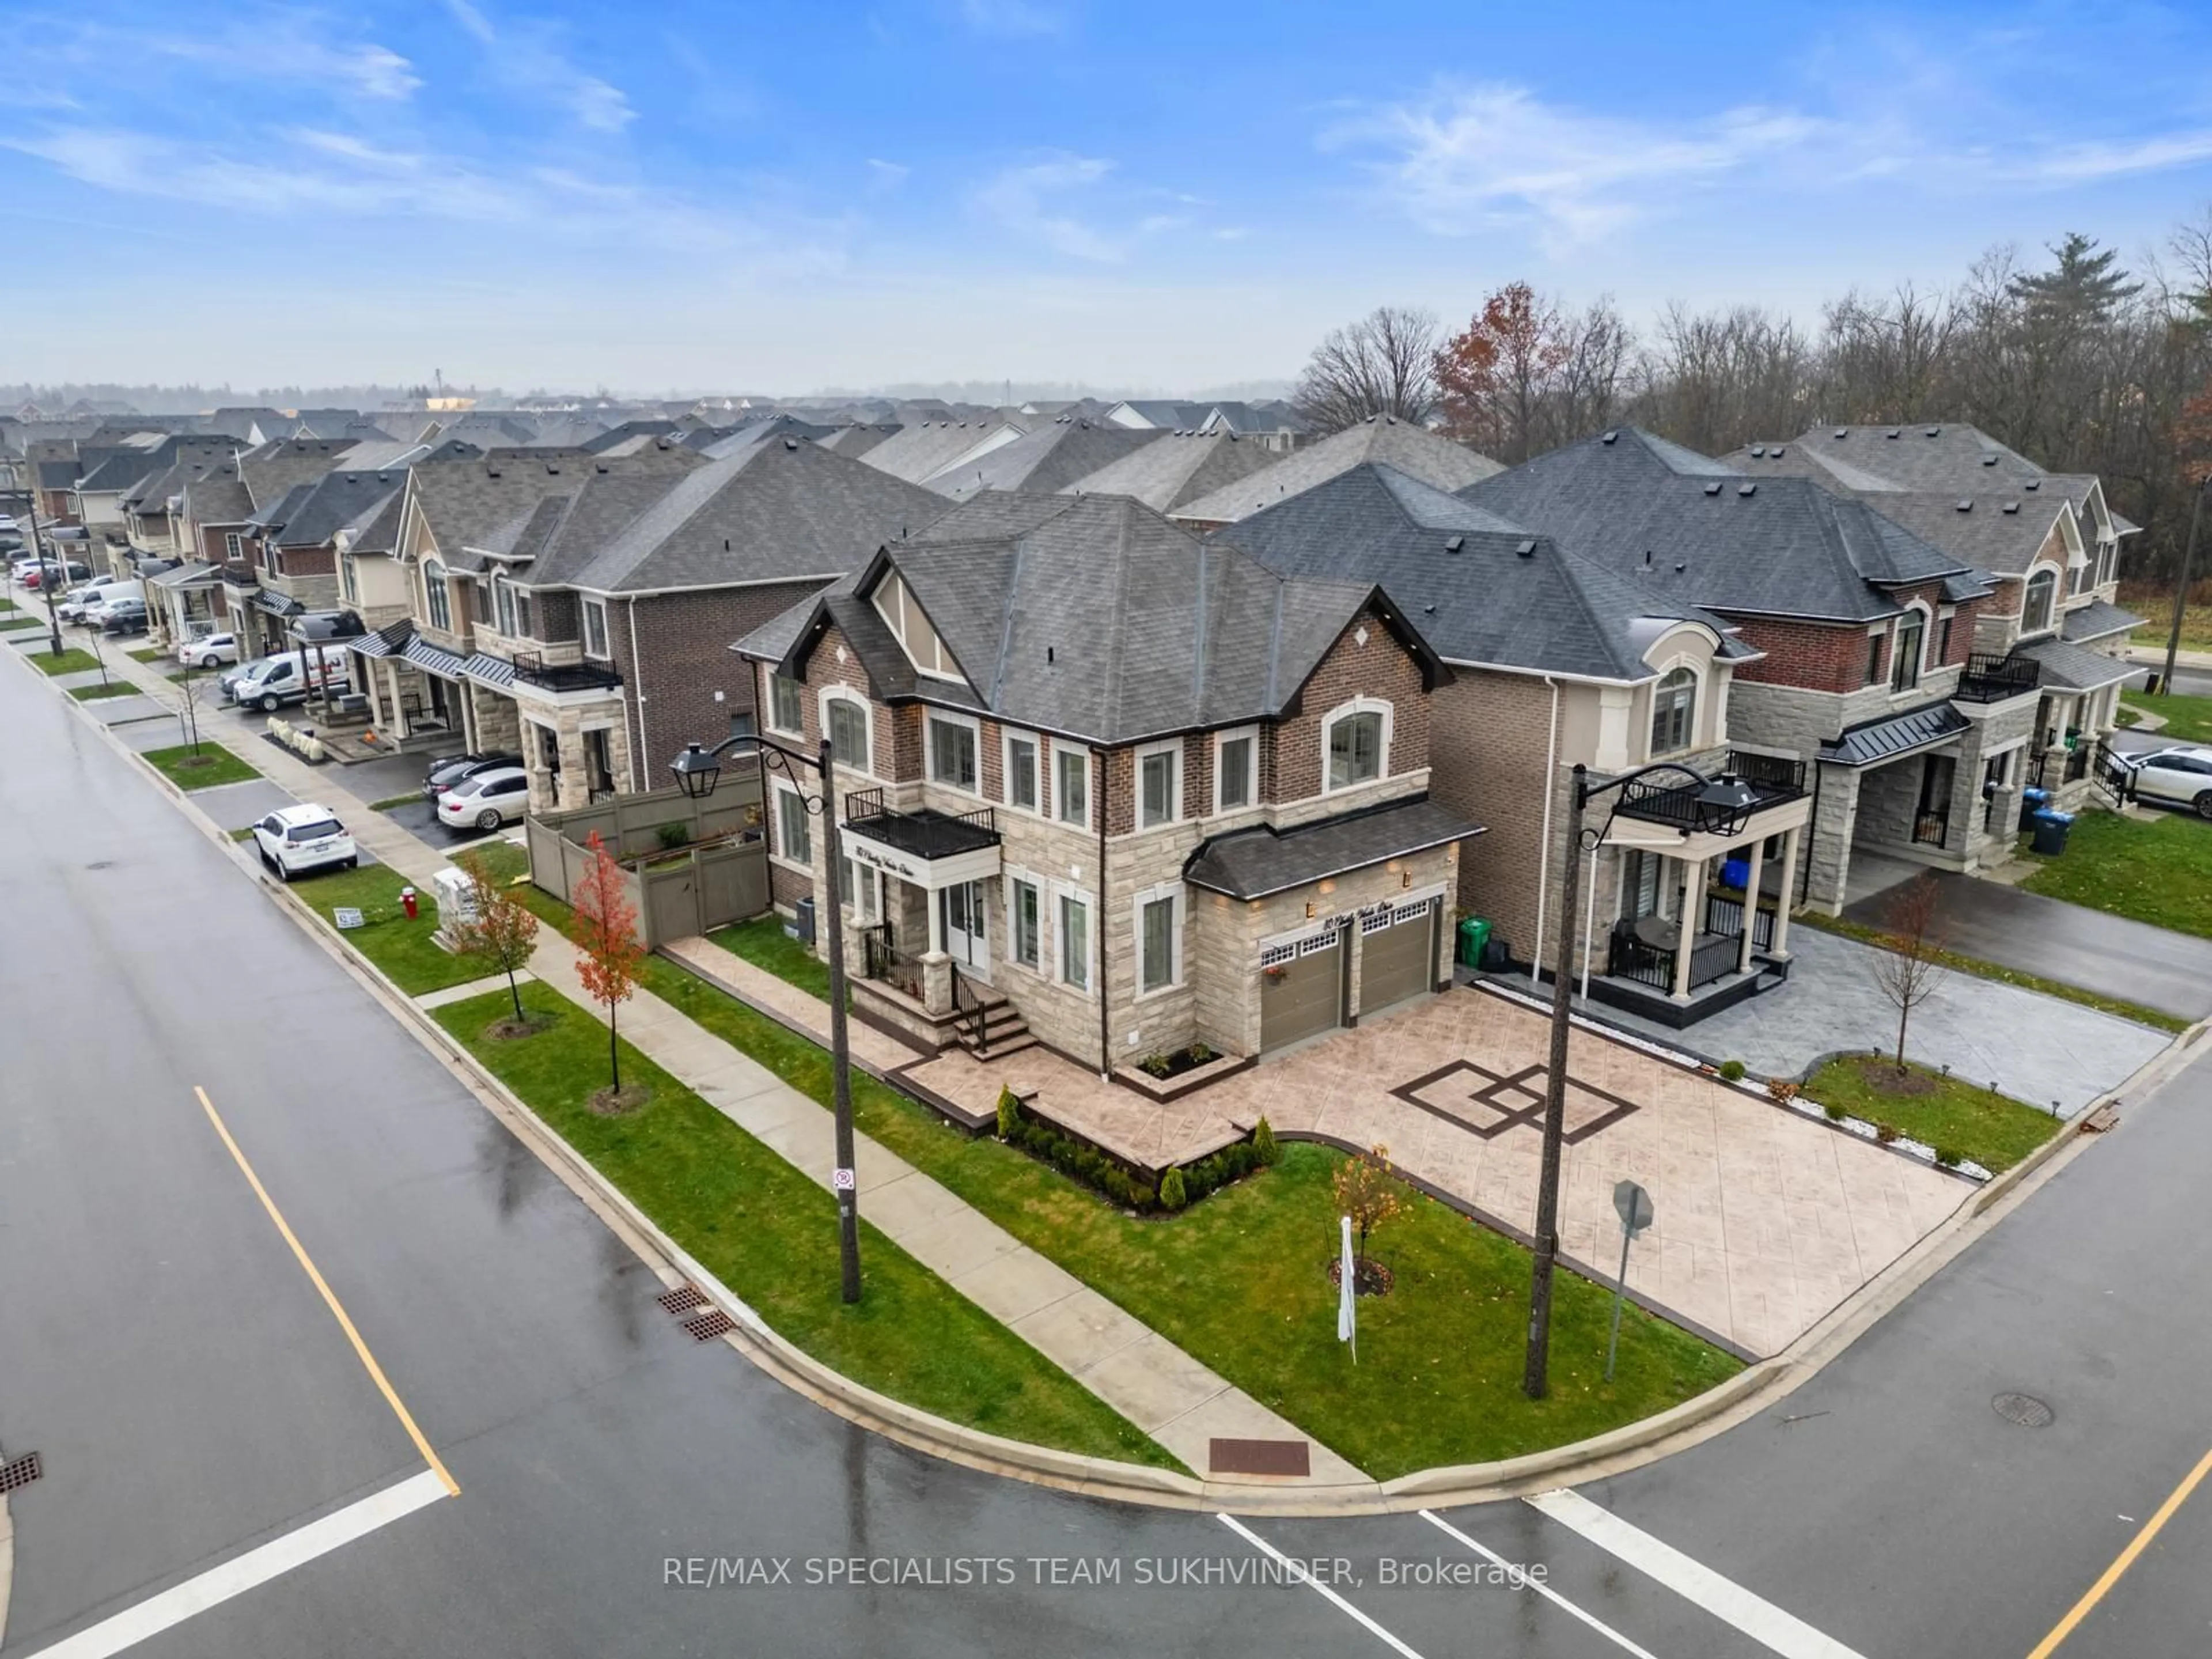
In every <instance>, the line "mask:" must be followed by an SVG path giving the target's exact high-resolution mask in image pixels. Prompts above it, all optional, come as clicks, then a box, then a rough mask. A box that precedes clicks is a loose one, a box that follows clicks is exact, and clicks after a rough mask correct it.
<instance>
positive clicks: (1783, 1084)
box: [1766, 1077, 1800, 1103]
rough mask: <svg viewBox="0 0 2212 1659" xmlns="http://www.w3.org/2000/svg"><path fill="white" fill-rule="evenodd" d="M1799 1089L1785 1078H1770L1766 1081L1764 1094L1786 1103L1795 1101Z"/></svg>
mask: <svg viewBox="0 0 2212 1659" xmlns="http://www.w3.org/2000/svg"><path fill="white" fill-rule="evenodd" d="M1799 1088H1800V1085H1797V1084H1795V1083H1792V1082H1790V1080H1789V1079H1787V1078H1779V1077H1771V1078H1769V1079H1766V1092H1767V1094H1768V1095H1769V1096H1770V1097H1771V1098H1773V1099H1775V1100H1777V1101H1780V1102H1784V1103H1787V1102H1790V1101H1792V1100H1795V1099H1796V1098H1797V1095H1798V1091H1799Z"/></svg>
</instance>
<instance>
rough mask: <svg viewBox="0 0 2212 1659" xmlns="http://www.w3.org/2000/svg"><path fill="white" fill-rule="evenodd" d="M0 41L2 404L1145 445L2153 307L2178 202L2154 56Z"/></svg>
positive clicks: (1234, 31) (684, 10) (70, 19)
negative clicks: (1516, 387)
mask: <svg viewBox="0 0 2212 1659" xmlns="http://www.w3.org/2000/svg"><path fill="white" fill-rule="evenodd" d="M0 19H4V20H5V21H6V23H7V25H8V27H9V34H10V37H11V39H12V40H13V42H14V43H15V46H16V52H15V58H16V63H15V75H14V76H13V77H12V79H13V82H14V85H13V86H12V87H11V89H10V92H9V100H10V101H11V103H12V104H13V105H14V106H15V118H14V120H13V122H12V123H11V125H10V126H9V130H8V131H7V133H6V135H5V136H4V137H0V189H4V191H5V193H6V197H7V199H8V200H9V203H10V205H11V210H12V212H11V220H12V222H13V223H14V224H15V226H16V228H17V229H18V232H19V239H21V240H27V246H21V244H20V242H19V248H18V254H19V257H18V258H15V259H12V260H10V261H9V264H8V267H7V270H6V274H5V275H4V276H0V301H4V302H5V303H6V304H7V306H8V307H9V314H10V316H11V318H12V319H15V323H16V326H15V327H14V328H12V329H11V330H9V334H10V336H12V337H11V338H10V339H9V342H8V347H7V349H4V350H0V381H10V382H12V381H19V380H27V381H33V382H41V383H52V382H58V381H79V382H82V381H94V380H99V381H116V382H121V383H125V384H132V385H144V384H149V383H155V384H179V383H185V382H197V383H201V384H204V385H209V386H216V385H222V384H224V383H228V385H230V386H234V387H246V386H314V385H326V386H327V385H348V384H357V383H362V382H369V381H381V382H384V383H387V384H389V383H397V384H401V385H405V384H411V383H413V382H416V381H421V380H428V379H429V378H430V376H431V374H432V373H433V371H434V369H435V370H437V371H441V372H442V374H443V375H444V378H445V380H447V382H448V383H449V384H453V385H463V386H465V385H469V384H476V385H478V386H499V387H501V388H503V389H504V390H505V391H506V392H509V393H511V394H514V395H524V394H526V393H527V392H530V391H532V389H535V388H538V387H550V388H556V389H563V390H570V391H590V390H592V389H596V388H598V387H600V386H605V387H610V388H615V389H617V390H619V391H623V392H635V393H636V394H638V395H645V396H654V395H664V394H665V392H666V391H668V390H678V391H680V392H692V391H714V392H724V391H728V392H735V391H738V390H750V391H767V392H772V393H776V394H779V395H783V396H788V397H799V396H803V395H806V392H807V391H808V389H810V388H813V389H819V388H825V387H829V386H848V387H859V386H895V385H900V384H908V385H912V384H916V383H924V384H929V383H944V382H968V381H973V382H981V383H989V382H992V381H1003V380H1006V379H1011V380H1013V381H1015V382H1017V383H1020V382H1030V383H1038V382H1051V383H1084V384H1089V385H1091V386H1098V387H1101V388H1121V387H1127V388H1135V389H1138V390H1140V391H1158V392H1165V393H1169V394H1177V393H1182V392H1196V391H1198V390H1200V389H1201V388H1206V387H1212V386H1225V385H1236V384H1241V383H1249V382H1263V381H1280V380H1288V379H1290V378H1291V377H1292V376H1294V375H1295V374H1296V373H1297V369H1298V368H1299V366H1300V364H1301V363H1302V362H1303V361H1304V357H1305V356H1306V353H1307V351H1308V350H1309V349H1310V347H1311V346H1312V344H1313V343H1314V342H1315V341H1316V339H1317V338H1318V337H1320V336H1321V335H1322V333H1324V332H1325V331H1327V330H1328V329H1329V328H1330V327H1332V326H1334V325H1338V324H1340V323H1342V322H1345V321H1347V320H1349V319H1352V318H1353V317H1356V316H1358V315H1359V314H1360V313H1364V312H1365V311H1366V310H1368V309H1369V308H1370V307H1373V306H1375V305H1376V304H1380V303H1385V302H1389V303H1401V304H1413V305H1419V306H1424V307H1428V308H1430V309H1432V310H1434V311H1436V312H1437V313H1439V314H1440V315H1441V316H1442V317H1443V319H1445V320H1446V322H1447V323H1448V324H1452V325H1456V324H1458V323H1461V322H1463V321H1464V319H1466V317H1467V316H1468V314H1469V313H1471V312H1472V311H1473V310H1474V308H1475V307H1476V306H1477V305H1478V304H1479V303H1480V300H1481V298H1482V296H1483V295H1485V294H1486V293H1487V292H1489V291H1490V290H1492V289H1495V288H1497V287H1498V286H1500V285H1502V284H1503V283H1507V282H1510V281H1513V280H1516V279H1520V278H1525V279H1527V280H1528V281H1530V282H1532V283H1535V284H1536V285H1537V286H1538V287H1539V288H1540V289H1543V290H1544V291H1546V292H1547V293H1548V294H1552V295H1556V296H1558V297H1559V298H1560V299H1562V300H1564V301H1568V302H1571V303H1577V304H1579V303H1581V302H1583V301H1588V300H1590V299H1593V298H1595V297H1597V296H1598V295H1602V294H1610V295H1613V296H1614V298H1615V299H1616V301H1617V302H1618V303H1619V304H1620V307H1621V309H1622V310H1623V311H1624V313H1626V314H1627V315H1628V317H1629V318H1630V319H1631V320H1632V322H1635V323H1637V324H1639V325H1647V324H1648V323H1649V322H1650V319H1652V318H1653V317H1654V316H1656V313H1658V311H1659V310H1660V309H1661V307H1663V306H1664V305H1665V304H1667V303H1668V301H1677V300H1679V301H1683V302H1685V303H1687V304H1689V305H1691V306H1692V307H1709V306H1714V305H1722V304H1735V303H1749V304H1759V305H1764V306H1767V307H1774V308H1778V309H1781V310H1784V311H1788V312H1790V313H1793V314H1796V315H1797V316H1799V317H1800V318H1802V319H1804V320H1806V321H1808V322H1813V321H1816V320H1817V317H1818V311H1819V307H1820V304H1821V302H1822V301H1826V300H1830V299H1833V298H1835V297H1838V295H1841V294H1842V293H1843V292H1844V290H1845V289H1849V288H1850V287H1852V286H1854V285H1857V286H1859V287H1862V288H1866V289H1875V290H1878V291H1882V290H1887V289H1892V288H1893V287H1895V286H1896V285H1897V284H1899V283H1904V282H1911V283H1917V285H1919V286H1920V287H1922V288H1923V289H1933V288H1941V287H1946V286H1949V285H1951V284H1954V283H1956V282H1957V281H1958V280H1959V279H1960V277H1961V276H1963V275H1964V274H1965V272H1966V269H1967V267H1968V266H1969V264H1971V263H1972V261H1973V260H1974V259H1975V258H1977V257H1978V255H1979V254H1980V253H1981V252H1983V251H1984V250H1985V249H1986V248H1987V247H1989V246H1990V245H1992V244H1995V243H2000V242H2011V243H2015V244H2017V245H2018V246H2019V247H2020V249H2021V254H2022V258H2023V259H2024V261H2025V262H2026V263H2027V264H2039V263H2041V262H2042V259H2043V254H2042V248H2043V247H2044V246H2045V245H2046V244H2048V243H2050V242H2051V241H2054V240H2057V238H2058V237H2059V236H2061V235H2062V234H2064V233H2066V232H2067V231H2069V230H2081V231H2084V232H2087V233H2088V234H2092V235H2093V236H2096V237H2097V238H2099V239H2100V240H2102V241H2104V242H2105V243H2106V244H2107V245H2111V246H2117V247H2118V248H2119V249H2120V250H2121V252H2122V255H2123V258H2124V260H2125V261H2126V262H2127V263H2128V264H2130V265H2132V266H2136V267H2138V268H2140V267H2141V266H2142V264H2143V263H2144V261H2145V258H2146V256H2148V255H2151V254H2154V252H2156V250H2157V249H2158V247H2159V246H2160V243H2161V242H2162V241H2163V240H2164V238H2165V237H2166V235H2167V234H2169V233H2170V232H2171V230H2172V228H2173V227H2174V225H2175V224H2176V223H2177V222H2180V221H2181V220H2183V219H2185V218H2186V217H2189V216H2192V215H2194V214H2196V213H2198V212H2201V211H2203V210H2204V208H2205V207H2206V205H2207V204H2208V202H2212V69H2208V67H2207V66H2208V65H2212V15H2207V14H2206V13H2204V12H2203V11H2190V10H2184V9H2179V8H2172V7H2158V6H2142V7H2132V8H2130V9H2126V10H2124V11H2122V12H2118V13H2114V14H2111V15H2097V16H2090V15H2085V14H2083V12H2082V11H2081V9H2074V8H2067V7H2063V6H2057V5H2025V6H2021V5H2012V6H1998V5H1949V6H1944V5H1931V6H1921V7H1916V8H1914V9H1911V10H1909V11H1908V10H1904V9H1887V8H1879V7H1875V8H1869V7H1851V8H1844V9H1834V10H1824V11H1819V12H1813V11H1806V10H1801V9H1765V10H1746V9H1742V8H1739V7H1710V8H1706V7H1682V8H1674V9H1668V10H1667V11H1666V12H1665V13H1663V14H1655V13H1654V12H1653V11H1652V10H1651V9H1648V8H1626V7H1623V8H1597V9H1583V10H1580V11H1575V12H1569V11H1568V10H1566V9H1558V10H1555V11H1553V12H1547V13H1545V14H1543V15H1519V16H1512V17H1498V16H1486V17H1483V18H1481V19H1480V20H1479V21H1476V20H1471V19H1470V17H1469V16H1468V11H1467V9H1465V8H1463V7H1451V6H1447V5H1443V4H1435V3H1407V4H1404V5H1401V6H1397V7H1394V8H1390V9H1388V10H1387V11H1380V10H1378V11H1374V12H1363V13H1361V14H1359V15H1357V16H1356V18H1353V19H1351V20H1348V21H1347V20H1346V18H1345V15H1344V14H1343V13H1342V11H1341V9H1333V8H1322V7H1319V6H1312V5H1303V6H1302V5H1285V6H1281V7H1278V8H1275V9H1272V10H1271V11H1269V12H1268V13H1267V14H1265V15H1255V14H1252V13H1249V12H1240V11H1235V10H1231V9H1219V8H1215V9H1200V8H1178V9H1169V8H1165V7H1150V6H1142V5H1139V6H1120V7H1108V6H1105V5H1103V4H1101V3H1093V0H915V3H908V4H902V5H884V6H882V7H879V8H877V9H874V10H872V11H869V12H866V13H864V14H860V13H856V14H847V13H845V12H843V11H842V10H840V9H832V8H821V9H794V10H792V11H789V12H786V13H780V14H775V15H768V14H763V13H760V12H757V11H746V12H743V13H730V12H727V11H726V10H725V9H721V8H715V7H709V6H707V5H704V4H702V3H697V0H679V3H673V4H671V5H668V6H665V7H663V8H661V9H656V10H654V11H653V12H651V13H626V14H622V15H619V18H618V20H617V21H609V20H608V19H607V17H606V16H605V15H604V14H600V13H597V12H594V11H592V10H589V9H583V8H579V7H576V6H574V5H573V4H568V5H563V4H556V3H536V4H529V5H516V6H513V7H509V6H507V5H504V4H499V3H495V0H421V3H414V4H404V5H398V6H393V7H390V8H386V9H380V10H379V11H378V12H376V13H375V14H374V20H373V21H371V20H370V19H368V18H365V17H362V16H361V15H357V14H351V13H340V12H336V11H322V10H319V9H313V8H301V7H252V6H249V7H245V8H240V7H236V6H222V7H216V6H213V5H210V4H205V3H202V0H184V3H178V4H173V5H163V6H158V7H157V6H152V5H149V4H141V3H136V0H88V3H85V4H82V5H79V6H76V7H74V8H72V9H68V10H59V9H51V8H48V7H46V6H41V5H26V4H0ZM125 89H127V92H128V96H127V97H125V96H122V95H119V94H121V93H122V92H123V91H124V90H125Z"/></svg>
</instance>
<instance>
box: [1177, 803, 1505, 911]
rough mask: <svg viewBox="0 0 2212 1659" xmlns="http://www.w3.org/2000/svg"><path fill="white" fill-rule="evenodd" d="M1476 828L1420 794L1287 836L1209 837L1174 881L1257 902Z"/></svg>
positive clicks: (1253, 832)
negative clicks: (1180, 876) (1209, 839)
mask: <svg viewBox="0 0 2212 1659" xmlns="http://www.w3.org/2000/svg"><path fill="white" fill-rule="evenodd" d="M1483 829H1484V826H1483V825H1481V824H1479V823H1468V821H1467V820H1466V819H1465V818H1463V817H1460V816H1459V814H1458V813H1456V812H1454V811H1450V810H1449V809H1448V808H1446V807H1443V806H1441V805H1437V803H1436V802H1434V801H1432V800H1431V799H1429V798H1428V797H1427V796H1425V795H1421V796H1417V797H1415V798H1414V799H1411V800H1404V801H1395V802H1393V803H1392V804H1391V805H1388V806H1380V807H1376V808H1373V809H1371V810H1370V811H1364V812H1347V813H1346V814H1345V815H1344V816H1342V817H1334V818H1324V819H1322V821H1321V822H1320V823H1308V824H1302V825H1300V826H1299V827H1298V828H1297V829H1274V828H1273V827H1272V826H1269V825H1267V824H1261V825H1260V826H1259V827H1257V828H1255V829H1237V830H1232V831H1231V832H1230V833H1229V834H1228V835H1225V836H1214V837H1213V839H1212V840H1211V841H1208V842H1203V843H1201V844H1200V847H1199V848H1198V850H1197V851H1196V852H1194V853H1193V854H1191V856H1190V861H1189V862H1188V863H1187V864H1186V865H1184V866H1183V871H1182V878H1183V879H1184V880H1185V881H1187V882H1188V883H1189V884H1191V885H1192V886H1194V887H1202V888H1204V889H1206V890H1207V891H1208V892H1214V893H1226V894H1227V895H1228V896H1230V897H1231V898H1241V899H1255V898H1265V897H1266V896H1267V895H1269V894H1270V893H1282V892H1287V891H1289V890H1291V888H1294V887H1304V886H1305V885H1307V884H1309V883H1311V882H1316V881H1320V880H1322V879H1323V878H1326V877H1328V876H1340V875H1342V874H1344V873H1345V872H1347V871H1351V870H1364V869H1365V868H1366V867H1367V866H1369V865H1370V864H1380V863H1382V862H1383V860H1385V859H1394V858H1402V857H1404V856H1405V855H1407V854H1410V853H1425V852H1427V851H1428V850H1429V849H1430V848H1436V847H1443V846H1445V845H1447V844H1449V842H1455V841H1464V840H1466V839H1467V838H1468V836H1479V835H1480V834H1482V833H1483Z"/></svg>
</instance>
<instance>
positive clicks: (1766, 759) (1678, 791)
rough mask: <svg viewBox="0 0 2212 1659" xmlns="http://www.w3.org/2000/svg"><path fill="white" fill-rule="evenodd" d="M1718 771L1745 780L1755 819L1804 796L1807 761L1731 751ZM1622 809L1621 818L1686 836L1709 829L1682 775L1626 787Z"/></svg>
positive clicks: (1695, 789)
mask: <svg viewBox="0 0 2212 1659" xmlns="http://www.w3.org/2000/svg"><path fill="white" fill-rule="evenodd" d="M1720 770H1721V774H1722V775H1723V776H1732V777H1738V778H1741V779H1742V780H1743V781H1745V782H1746V783H1747V784H1749V785H1750V786H1751V789H1752V796H1753V803H1752V807H1751V814H1750V815H1751V817H1758V816H1759V814H1760V813H1761V812H1764V811H1767V810H1769V809H1770V808H1771V807H1776V806H1784V805H1788V804H1789V803H1790V802H1791V801H1795V800H1802V799H1804V798H1805V763H1804V762H1803V761H1799V760H1784V759H1782V758H1781V757H1778V756H1774V755H1754V754H1752V753H1750V752H1748V751H1747V750H1741V749H1731V750H1729V751H1728V757H1727V760H1726V762H1725V763H1723V765H1722V767H1721V769H1720ZM1620 815H1621V816H1622V817H1630V818H1641V819H1642V820H1644V822H1645V823H1658V824H1664V825H1665V826H1666V827H1667V828H1668V829H1679V830H1680V831H1681V832H1682V834H1684V835H1686V836H1687V835H1699V834H1703V833H1705V830H1706V828H1707V823H1706V813H1705V809H1703V808H1701V807H1700V806H1699V802H1698V786H1697V785H1696V784H1694V783H1692V782H1690V781H1688V780H1687V779H1685V778H1680V777H1678V776H1668V775H1662V776H1659V777H1656V778H1642V779H1638V781H1636V782H1634V783H1631V784H1627V785H1625V786H1624V787H1622V790H1621V797H1620Z"/></svg>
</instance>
